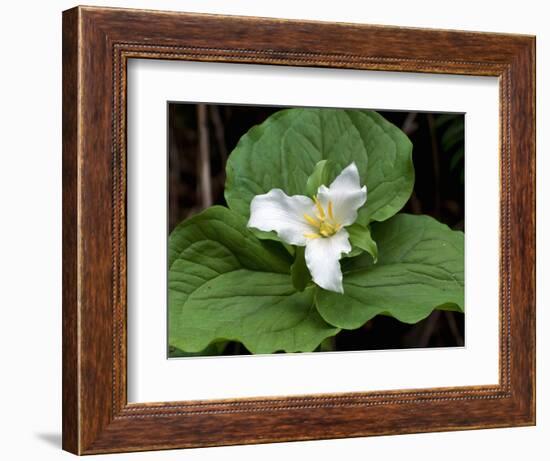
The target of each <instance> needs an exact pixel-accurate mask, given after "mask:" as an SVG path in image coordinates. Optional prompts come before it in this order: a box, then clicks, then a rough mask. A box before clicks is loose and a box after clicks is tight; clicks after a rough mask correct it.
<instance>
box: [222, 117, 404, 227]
mask: <svg viewBox="0 0 550 461" xmlns="http://www.w3.org/2000/svg"><path fill="white" fill-rule="evenodd" d="M411 153H412V144H411V142H410V141H409V139H408V138H407V136H406V135H405V134H404V133H403V132H402V131H401V130H400V129H399V128H397V127H396V126H394V125H392V124H391V123H389V122H388V121H387V120H386V119H384V118H383V117H382V116H381V115H379V114H378V113H376V112H373V111H367V110H358V109H356V110H343V109H309V108H295V109H285V110H281V111H279V112H276V113H275V114H273V115H272V116H271V117H269V118H268V119H267V120H266V121H265V122H264V123H262V124H261V125H258V126H255V127H253V128H251V129H250V130H249V131H248V132H247V133H246V134H245V135H244V136H243V137H242V138H241V139H240V141H239V143H238V144H237V146H236V147H235V149H234V150H233V152H232V153H231V155H230V157H229V160H228V162H227V166H226V173H227V180H226V184H225V198H226V201H227V203H228V205H229V207H230V208H231V209H232V210H234V211H235V212H237V213H238V214H240V215H242V216H244V217H246V218H248V216H249V214H250V202H251V200H252V198H253V197H254V196H255V195H259V194H265V193H267V192H268V191H269V190H271V189H273V188H280V189H282V190H284V191H285V192H286V193H287V194H288V195H296V194H300V195H307V182H308V178H309V177H310V176H311V175H312V174H314V171H315V166H316V165H317V164H318V162H320V161H322V160H330V161H331V163H332V164H333V165H334V168H331V170H334V171H331V174H330V177H329V180H330V181H329V182H331V181H332V180H333V179H334V177H336V175H338V174H339V173H340V172H341V171H342V170H343V169H344V168H345V167H346V166H348V165H349V164H350V163H351V162H355V163H356V165H357V168H358V170H359V174H360V176H361V183H362V184H366V186H367V194H368V195H367V203H366V205H365V206H364V207H363V208H362V209H361V210H360V211H359V217H358V221H359V222H360V223H361V224H363V225H367V224H368V223H369V222H370V221H373V220H374V221H383V220H386V219H388V218H389V217H391V216H393V215H394V214H395V213H397V211H399V210H400V209H401V208H402V207H403V205H404V204H405V203H406V201H407V200H408V198H409V196H410V194H411V192H412V187H413V183H414V169H413V164H412V157H411Z"/></svg>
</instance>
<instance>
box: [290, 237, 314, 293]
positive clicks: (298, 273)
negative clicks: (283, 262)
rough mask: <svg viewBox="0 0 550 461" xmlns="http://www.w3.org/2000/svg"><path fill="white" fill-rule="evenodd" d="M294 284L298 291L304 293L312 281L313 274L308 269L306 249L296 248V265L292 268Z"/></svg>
mask: <svg viewBox="0 0 550 461" xmlns="http://www.w3.org/2000/svg"><path fill="white" fill-rule="evenodd" d="M290 275H291V277H292V284H293V285H294V288H296V289H297V290H298V291H304V290H305V288H306V286H307V284H308V283H309V282H310V281H311V274H310V273H309V269H308V268H307V264H306V258H305V247H296V256H295V258H294V263H293V264H292V266H291V267H290Z"/></svg>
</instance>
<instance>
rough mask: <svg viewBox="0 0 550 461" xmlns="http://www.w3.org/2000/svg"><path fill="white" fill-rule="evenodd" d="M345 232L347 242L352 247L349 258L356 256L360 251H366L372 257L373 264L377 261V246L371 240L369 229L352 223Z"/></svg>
mask: <svg viewBox="0 0 550 461" xmlns="http://www.w3.org/2000/svg"><path fill="white" fill-rule="evenodd" d="M346 230H347V231H348V234H349V240H350V243H351V245H352V251H351V253H350V256H356V255H357V254H359V253H361V251H366V252H367V253H368V254H370V255H371V256H372V259H373V261H374V263H376V262H377V261H378V246H377V245H376V242H375V241H374V240H373V239H372V236H371V233H370V229H369V228H368V227H367V226H363V225H361V224H359V223H354V224H352V225H351V226H349V227H347V228H346ZM357 249H359V251H357Z"/></svg>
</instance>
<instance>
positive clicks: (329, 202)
mask: <svg viewBox="0 0 550 461" xmlns="http://www.w3.org/2000/svg"><path fill="white" fill-rule="evenodd" d="M328 215H329V217H330V219H332V220H334V215H333V214H332V200H329V201H328Z"/></svg>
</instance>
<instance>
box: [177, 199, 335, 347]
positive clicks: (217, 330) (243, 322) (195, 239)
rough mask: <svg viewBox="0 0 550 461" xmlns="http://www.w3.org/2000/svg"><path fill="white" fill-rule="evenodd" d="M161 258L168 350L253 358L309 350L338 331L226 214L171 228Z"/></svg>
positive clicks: (263, 246) (283, 263) (284, 267)
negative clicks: (230, 351) (219, 351)
mask: <svg viewBox="0 0 550 461" xmlns="http://www.w3.org/2000/svg"><path fill="white" fill-rule="evenodd" d="M168 253H169V272H168V290H169V291H168V306H169V307H168V310H169V318H168V330H169V331H168V335H169V343H170V345H172V346H174V347H176V348H178V349H181V350H182V351H185V352H198V351H201V350H203V349H205V348H206V347H207V346H208V345H209V344H211V343H214V342H220V341H224V340H227V341H239V342H241V343H242V344H243V345H244V346H245V347H246V348H247V349H248V350H249V351H250V352H252V353H270V352H276V351H286V352H296V351H312V350H314V349H315V348H316V347H317V346H318V345H319V344H320V343H321V341H322V340H323V339H325V338H327V337H329V336H332V335H335V334H336V333H338V331H339V330H338V329H337V328H335V327H332V326H330V325H328V324H327V323H326V322H325V321H324V320H323V319H322V318H321V317H320V315H319V313H318V312H317V310H316V309H315V306H314V301H313V291H314V289H313V288H310V289H306V290H305V291H303V292H297V291H296V290H295V289H294V287H293V286H292V281H291V277H290V274H289V270H290V269H289V268H290V264H291V262H292V260H291V259H290V256H289V255H288V253H287V252H286V251H285V250H283V249H282V247H281V246H280V245H278V244H277V243H275V242H270V241H261V240H258V239H257V238H256V237H255V236H254V234H253V233H252V232H250V231H249V230H248V229H247V228H246V220H245V219H244V218H243V217H241V216H239V215H237V214H236V213H234V212H232V211H230V210H228V209H227V208H224V207H212V208H209V209H207V210H205V211H204V212H203V213H201V214H199V215H197V216H194V217H193V218H191V219H188V220H186V221H184V222H183V223H182V224H180V225H179V226H178V227H176V229H175V230H174V231H173V232H172V234H171V235H170V238H169V249H168Z"/></svg>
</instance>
